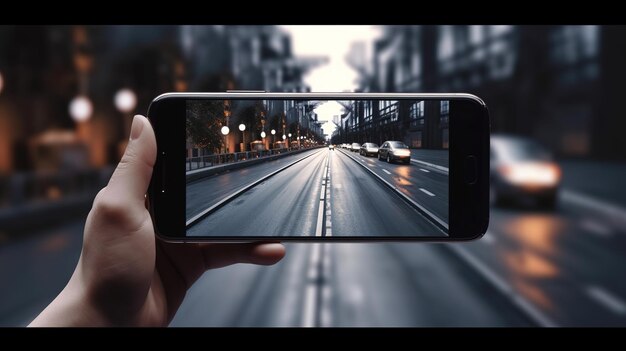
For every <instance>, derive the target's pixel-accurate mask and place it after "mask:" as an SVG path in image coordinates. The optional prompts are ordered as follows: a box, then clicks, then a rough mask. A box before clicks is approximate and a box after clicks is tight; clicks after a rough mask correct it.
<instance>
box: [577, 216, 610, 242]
mask: <svg viewBox="0 0 626 351" xmlns="http://www.w3.org/2000/svg"><path fill="white" fill-rule="evenodd" d="M580 226H581V227H582V228H583V229H586V230H587V231H589V232H590V233H592V234H595V235H597V236H601V237H605V238H606V237H609V236H611V235H612V234H613V231H612V230H611V229H610V228H608V227H607V226H605V225H604V224H602V223H600V222H597V221H596V220H594V219H591V218H584V219H583V220H581V221H580Z"/></svg>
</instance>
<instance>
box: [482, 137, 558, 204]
mask: <svg viewBox="0 0 626 351" xmlns="http://www.w3.org/2000/svg"><path fill="white" fill-rule="evenodd" d="M490 163H491V169H490V173H491V174H490V177H491V185H490V194H489V195H490V202H491V203H492V204H493V205H500V204H502V203H503V202H505V201H506V200H516V201H520V200H524V199H529V198H530V199H531V200H534V203H535V204H538V205H540V206H542V207H545V208H554V207H555V206H556V203H557V198H558V190H559V185H560V182H561V169H560V167H559V166H558V165H557V164H556V163H555V162H554V160H553V157H552V154H551V153H550V152H549V151H548V150H547V149H545V148H544V147H543V146H541V145H540V144H539V143H537V142H535V141H533V140H531V139H527V138H522V137H517V136H507V135H492V137H491V162H490Z"/></svg>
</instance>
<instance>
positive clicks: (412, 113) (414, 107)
mask: <svg viewBox="0 0 626 351" xmlns="http://www.w3.org/2000/svg"><path fill="white" fill-rule="evenodd" d="M409 118H410V120H411V128H416V127H418V126H422V125H424V101H420V102H414V103H412V104H411V106H410V107H409Z"/></svg>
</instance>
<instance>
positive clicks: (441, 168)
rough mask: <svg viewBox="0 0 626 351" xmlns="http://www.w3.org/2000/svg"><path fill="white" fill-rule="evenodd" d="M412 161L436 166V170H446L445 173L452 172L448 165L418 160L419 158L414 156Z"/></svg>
mask: <svg viewBox="0 0 626 351" xmlns="http://www.w3.org/2000/svg"><path fill="white" fill-rule="evenodd" d="M411 161H412V162H415V163H419V164H421V165H424V166H428V167H431V168H434V169H436V170H439V171H442V172H445V173H449V172H450V169H449V168H448V167H444V166H439V165H436V164H434V163H430V162H426V161H422V160H418V159H415V158H412V159H411Z"/></svg>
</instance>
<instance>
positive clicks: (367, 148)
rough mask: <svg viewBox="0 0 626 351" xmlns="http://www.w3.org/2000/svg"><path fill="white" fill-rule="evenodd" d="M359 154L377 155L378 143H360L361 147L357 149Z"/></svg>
mask: <svg viewBox="0 0 626 351" xmlns="http://www.w3.org/2000/svg"><path fill="white" fill-rule="evenodd" d="M359 155H363V156H369V155H372V156H376V155H378V145H377V144H374V143H364V144H363V145H361V148H360V149H359Z"/></svg>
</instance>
